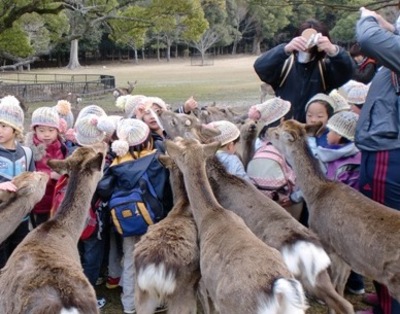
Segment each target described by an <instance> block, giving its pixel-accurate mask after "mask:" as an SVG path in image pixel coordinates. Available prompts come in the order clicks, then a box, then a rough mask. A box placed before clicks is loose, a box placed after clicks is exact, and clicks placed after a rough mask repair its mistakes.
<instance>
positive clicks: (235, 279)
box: [166, 139, 307, 314]
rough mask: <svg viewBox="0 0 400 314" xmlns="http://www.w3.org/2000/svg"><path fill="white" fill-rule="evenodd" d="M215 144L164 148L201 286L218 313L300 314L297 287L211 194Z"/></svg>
mask: <svg viewBox="0 0 400 314" xmlns="http://www.w3.org/2000/svg"><path fill="white" fill-rule="evenodd" d="M219 146H220V144H219V143H218V142H216V143H211V144H206V145H202V144H200V143H199V142H198V141H197V140H195V139H176V142H172V141H166V149H167V152H168V154H169V156H171V158H172V159H173V160H174V162H175V163H176V164H177V166H178V167H179V169H180V170H181V171H182V173H183V177H184V182H185V188H186V192H187V194H188V197H189V201H190V204H191V209H192V211H193V217H194V220H195V222H196V225H197V229H198V238H199V243H200V269H201V275H202V280H203V281H204V284H205V287H206V288H207V291H208V293H209V295H210V297H211V299H212V301H213V303H214V305H215V307H216V310H217V311H219V312H220V313H232V314H235V313H240V314H250V313H279V314H289V313H291V314H296V313H305V310H306V308H307V306H306V302H305V297H304V292H303V288H302V286H301V284H300V283H299V282H298V281H297V280H295V279H293V277H292V274H291V273H290V272H289V271H288V269H287V268H286V266H285V264H284V262H283V259H282V256H281V255H280V253H279V252H278V251H277V250H275V249H273V248H271V247H269V246H267V245H266V244H265V243H263V242H262V241H261V240H260V239H258V238H257V237H256V236H255V235H254V234H253V233H252V232H251V231H250V230H249V229H248V227H247V226H246V225H245V224H244V222H243V220H242V219H241V218H239V217H238V216H237V215H236V214H234V213H233V212H231V211H228V210H225V209H224V208H223V207H221V205H219V203H218V202H217V200H216V199H215V196H214V194H213V192H212V190H211V186H210V184H209V182H208V178H207V175H206V169H205V159H206V158H208V157H210V156H212V155H214V154H215V152H216V150H217V149H218V148H219Z"/></svg>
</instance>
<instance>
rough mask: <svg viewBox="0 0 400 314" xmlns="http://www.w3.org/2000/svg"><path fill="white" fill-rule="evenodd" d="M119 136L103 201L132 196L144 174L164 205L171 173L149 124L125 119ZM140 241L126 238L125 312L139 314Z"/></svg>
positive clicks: (103, 183)
mask: <svg viewBox="0 0 400 314" xmlns="http://www.w3.org/2000/svg"><path fill="white" fill-rule="evenodd" d="M117 137H118V138H119V139H118V140H116V141H114V142H113V144H112V146H111V149H112V150H113V152H114V153H115V154H116V157H115V159H114V161H113V162H112V164H111V165H110V167H109V168H108V169H107V171H106V172H105V173H104V176H103V178H102V179H101V180H100V182H99V185H98V193H99V195H100V196H101V198H102V199H103V200H104V201H108V200H109V199H110V198H111V197H112V195H113V194H115V193H119V192H121V191H126V193H129V191H130V189H133V188H134V187H135V186H136V185H135V184H136V182H137V181H138V179H139V178H140V177H141V176H142V175H143V174H142V172H143V171H144V173H145V174H146V175H147V177H148V178H149V181H150V182H151V183H152V185H153V187H154V190H155V192H156V194H157V198H158V199H159V200H160V201H161V202H162V200H163V197H164V190H165V186H166V184H167V183H168V173H167V170H166V169H165V168H164V167H163V166H162V165H161V164H160V163H159V161H158V159H157V156H158V152H157V150H156V149H154V147H153V138H152V136H151V134H150V128H149V127H148V125H147V124H146V123H144V122H143V121H141V120H139V119H123V120H121V121H120V122H119V124H118V126H117ZM134 179H136V181H134ZM165 210H166V208H165V206H164V211H165ZM139 238H140V236H139V235H134V236H126V237H124V238H123V252H124V256H125V258H124V259H123V267H122V268H123V271H122V278H121V284H122V289H123V294H122V295H121V301H122V305H123V308H124V313H135V300H134V286H135V283H134V277H135V273H134V261H133V258H132V252H133V250H134V246H135V244H136V243H137V242H138V240H139Z"/></svg>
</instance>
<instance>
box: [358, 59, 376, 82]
mask: <svg viewBox="0 0 400 314" xmlns="http://www.w3.org/2000/svg"><path fill="white" fill-rule="evenodd" d="M376 69H377V64H376V61H375V60H374V59H371V58H364V60H363V61H362V62H361V64H358V65H356V67H355V68H354V73H353V77H352V79H353V80H355V81H358V82H361V83H364V84H368V83H369V82H371V81H372V79H373V78H374V76H375V73H376Z"/></svg>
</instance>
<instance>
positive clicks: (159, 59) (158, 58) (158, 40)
mask: <svg viewBox="0 0 400 314" xmlns="http://www.w3.org/2000/svg"><path fill="white" fill-rule="evenodd" d="M157 60H158V61H161V57H160V39H159V38H157Z"/></svg>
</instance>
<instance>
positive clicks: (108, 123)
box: [97, 115, 123, 137]
mask: <svg viewBox="0 0 400 314" xmlns="http://www.w3.org/2000/svg"><path fill="white" fill-rule="evenodd" d="M121 119H123V117H122V116H116V115H111V116H102V117H100V118H99V120H98V123H97V128H98V129H99V130H101V131H103V132H106V136H108V137H111V136H112V135H113V134H114V132H115V131H116V130H117V125H118V122H119V121H120V120H121Z"/></svg>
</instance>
